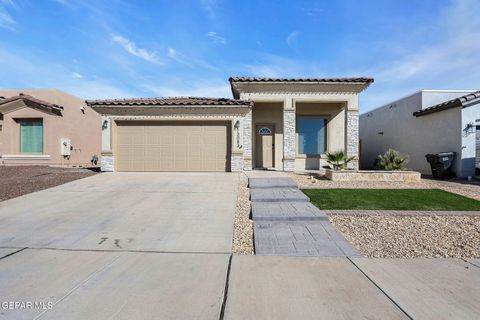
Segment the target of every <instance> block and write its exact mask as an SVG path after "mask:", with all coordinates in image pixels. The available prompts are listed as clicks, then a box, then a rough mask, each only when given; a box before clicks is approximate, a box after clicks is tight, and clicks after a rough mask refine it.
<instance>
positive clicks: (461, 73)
mask: <svg viewBox="0 0 480 320" xmlns="http://www.w3.org/2000/svg"><path fill="white" fill-rule="evenodd" d="M477 12H480V1H477V0H455V1H453V2H452V3H451V5H449V6H446V7H445V8H444V9H443V10H442V13H441V14H440V15H439V16H437V17H436V18H435V19H432V21H431V22H430V25H432V26H437V27H438V28H439V30H438V31H436V33H437V36H438V39H440V40H438V41H435V42H432V41H430V39H427V37H428V34H426V33H423V34H422V35H421V36H422V37H423V38H420V39H418V42H419V44H418V45H410V46H407V45H403V46H402V47H403V49H404V50H402V52H401V55H399V56H397V57H395V56H394V57H393V58H391V59H389V61H385V60H387V59H388V56H386V57H384V59H382V60H383V61H382V62H379V63H378V64H377V65H375V66H373V67H372V68H370V69H367V70H364V72H362V74H364V75H366V76H373V77H374V78H375V83H374V84H373V85H372V87H371V88H369V89H368V91H367V92H365V93H364V94H363V95H362V97H361V99H362V101H363V102H362V104H363V105H364V107H363V106H362V112H367V111H368V110H370V109H372V108H375V107H378V106H381V105H383V104H385V103H388V102H390V101H392V100H394V99H396V98H399V97H401V96H405V95H407V94H410V93H413V92H415V91H417V90H420V89H472V88H478V87H480V69H479V68H478V66H479V65H480V54H479V52H480V42H479V41H477V39H480V20H479V19H478V17H477ZM395 40H396V39H392V40H391V41H392V42H391V43H385V44H383V45H384V46H388V47H392V46H395V45H399V44H398V43H396V42H395ZM400 45H401V44H400Z"/></svg>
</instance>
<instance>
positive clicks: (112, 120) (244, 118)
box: [96, 106, 251, 172]
mask: <svg viewBox="0 0 480 320" xmlns="http://www.w3.org/2000/svg"><path fill="white" fill-rule="evenodd" d="M96 108H97V110H98V111H99V112H100V113H102V123H103V126H102V127H103V130H102V158H101V165H102V171H115V160H116V159H115V153H116V148H117V146H116V144H117V142H116V132H117V121H159V122H172V121H173V122H174V121H206V122H226V121H228V122H230V123H231V125H230V126H229V127H230V128H231V133H230V135H229V136H230V137H231V143H230V145H231V150H230V155H231V156H230V170H231V171H232V172H237V171H242V170H244V167H245V162H244V154H245V151H246V150H248V149H251V146H249V143H248V137H246V136H245V127H248V126H249V125H250V126H251V123H250V122H251V121H249V119H248V118H249V114H250V118H251V107H249V106H241V107H235V106H226V107H218V106H214V107H208V106H207V107H198V106H182V107H173V108H172V107H165V106H157V107H152V106H148V107H146V108H142V107H141V106H131V107H130V106H129V107H120V108H118V109H115V108H108V107H106V108H98V107H96ZM122 109H123V110H122ZM119 110H120V111H121V112H122V113H129V112H130V113H131V114H132V115H118V114H115V113H118V112H119ZM109 113H113V114H109ZM139 113H140V114H142V115H138V114H139ZM133 114H137V115H133ZM237 121H238V124H239V127H238V129H237V128H235V123H236V122H237ZM247 152H248V151H247ZM250 152H251V151H250Z"/></svg>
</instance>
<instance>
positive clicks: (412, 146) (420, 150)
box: [360, 90, 480, 177]
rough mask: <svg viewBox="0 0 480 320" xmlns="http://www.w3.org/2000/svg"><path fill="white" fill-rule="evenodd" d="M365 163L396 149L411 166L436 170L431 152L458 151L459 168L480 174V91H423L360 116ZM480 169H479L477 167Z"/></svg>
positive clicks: (463, 174)
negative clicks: (428, 159) (390, 149)
mask: <svg viewBox="0 0 480 320" xmlns="http://www.w3.org/2000/svg"><path fill="white" fill-rule="evenodd" d="M360 140H361V149H362V151H361V166H362V168H364V169H370V168H372V166H373V164H374V161H375V158H376V157H377V156H378V155H379V154H383V153H384V152H385V151H386V150H387V149H389V148H392V149H396V150H398V151H400V152H401V153H403V154H406V155H408V156H409V157H410V163H409V167H410V168H411V169H413V170H415V171H420V172H421V173H424V174H431V169H430V165H429V163H428V162H427V161H426V158H425V155H426V154H428V153H439V152H447V151H453V152H456V160H455V162H454V171H455V172H456V174H457V176H459V177H467V176H474V175H475V167H477V168H479V167H480V166H479V163H480V91H476V92H475V91H466V90H462V91H454V90H422V91H419V92H416V93H414V94H412V95H409V96H407V97H405V98H402V99H399V100H396V101H394V102H391V103H388V104H386V105H385V106H382V107H380V108H377V109H375V110H372V111H369V112H366V113H364V114H362V115H361V116H360ZM477 170H478V169H477Z"/></svg>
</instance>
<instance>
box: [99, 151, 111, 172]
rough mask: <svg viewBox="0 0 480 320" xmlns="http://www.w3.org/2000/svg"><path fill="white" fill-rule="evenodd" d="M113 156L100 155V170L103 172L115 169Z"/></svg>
mask: <svg viewBox="0 0 480 320" xmlns="http://www.w3.org/2000/svg"><path fill="white" fill-rule="evenodd" d="M114 163H115V157H114V156H113V155H102V156H101V159H100V166H101V170H102V171H105V172H113V171H115V165H114Z"/></svg>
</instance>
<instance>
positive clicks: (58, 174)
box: [0, 166, 95, 201]
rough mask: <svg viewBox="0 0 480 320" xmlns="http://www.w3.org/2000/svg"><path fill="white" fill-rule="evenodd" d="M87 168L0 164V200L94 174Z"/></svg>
mask: <svg viewBox="0 0 480 320" xmlns="http://www.w3.org/2000/svg"><path fill="white" fill-rule="evenodd" d="M94 174H95V172H93V171H90V170H87V169H76V168H56V167H48V166H0V201H5V200H8V199H12V198H16V197H19V196H22V195H24V194H27V193H31V192H35V191H40V190H43V189H47V188H51V187H55V186H58V185H60V184H64V183H67V182H70V181H73V180H77V179H81V178H85V177H88V176H91V175H94Z"/></svg>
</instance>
